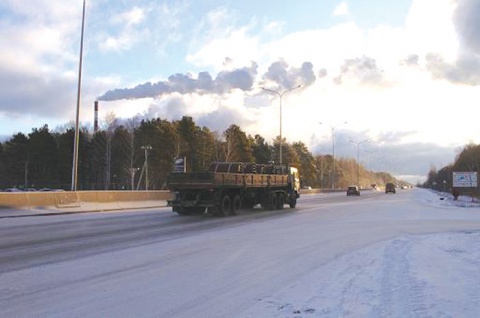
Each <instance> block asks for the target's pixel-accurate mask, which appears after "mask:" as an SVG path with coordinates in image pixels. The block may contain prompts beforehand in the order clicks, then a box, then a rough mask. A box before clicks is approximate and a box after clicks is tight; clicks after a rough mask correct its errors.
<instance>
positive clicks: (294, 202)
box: [290, 198, 297, 209]
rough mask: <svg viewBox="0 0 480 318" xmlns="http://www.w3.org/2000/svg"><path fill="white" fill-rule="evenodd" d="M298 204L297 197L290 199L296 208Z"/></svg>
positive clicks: (291, 205)
mask: <svg viewBox="0 0 480 318" xmlns="http://www.w3.org/2000/svg"><path fill="white" fill-rule="evenodd" d="M296 206H297V198H292V199H290V207H291V208H292V209H294V208H295V207H296Z"/></svg>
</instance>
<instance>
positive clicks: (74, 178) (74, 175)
mask: <svg viewBox="0 0 480 318" xmlns="http://www.w3.org/2000/svg"><path fill="white" fill-rule="evenodd" d="M84 30H85V0H83V12H82V33H81V37H80V62H79V64H78V87H77V111H76V120H75V136H74V140H73V164H72V186H71V190H72V191H77V179H78V143H79V139H80V128H79V121H80V89H81V86H82V61H83V33H84Z"/></svg>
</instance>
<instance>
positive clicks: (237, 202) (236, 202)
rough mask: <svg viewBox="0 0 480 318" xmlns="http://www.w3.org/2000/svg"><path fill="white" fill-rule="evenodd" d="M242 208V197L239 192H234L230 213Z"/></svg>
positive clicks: (235, 212)
mask: <svg viewBox="0 0 480 318" xmlns="http://www.w3.org/2000/svg"><path fill="white" fill-rule="evenodd" d="M241 209H242V198H241V197H240V195H239V194H236V195H235V196H234V197H233V205H232V214H233V215H235V214H237V212H238V211H240V210H241Z"/></svg>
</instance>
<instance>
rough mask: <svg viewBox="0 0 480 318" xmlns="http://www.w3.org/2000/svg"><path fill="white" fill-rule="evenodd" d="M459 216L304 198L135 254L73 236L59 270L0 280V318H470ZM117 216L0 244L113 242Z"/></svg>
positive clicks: (469, 220) (12, 270) (385, 201)
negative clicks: (65, 237)
mask: <svg viewBox="0 0 480 318" xmlns="http://www.w3.org/2000/svg"><path fill="white" fill-rule="evenodd" d="M460 205H462V206H457V205H455V204H453V202H452V201H450V200H439V197H438V195H436V194H434V193H431V192H429V191H427V190H421V189H413V190H401V191H398V192H397V194H395V195H385V194H383V193H376V194H375V193H371V194H367V193H366V194H365V195H362V196H361V197H359V198H357V197H349V198H345V197H344V195H343V196H342V197H340V196H337V197H333V198H332V197H329V198H326V197H324V196H322V195H305V196H303V197H302V198H301V199H300V201H299V204H298V208H297V211H296V212H290V210H289V209H285V210H284V211H277V212H263V213H262V212H260V215H261V217H258V218H257V217H255V216H252V215H250V214H246V215H241V216H239V217H234V218H227V219H207V220H203V221H199V222H197V223H198V224H202V225H201V229H199V228H198V227H197V225H195V222H194V223H189V225H185V226H187V227H190V230H188V231H182V232H181V233H182V235H178V232H177V231H170V232H169V233H167V234H165V233H164V232H162V231H164V230H162V229H161V228H159V229H158V230H157V232H155V231H154V230H152V229H151V228H149V230H148V231H149V232H148V235H145V236H144V237H142V236H140V237H137V236H132V235H131V236H130V238H132V239H133V240H135V242H136V243H135V244H134V245H133V246H132V244H129V243H128V240H125V241H123V240H120V239H118V238H116V239H115V243H116V245H115V248H114V249H111V250H108V249H105V246H106V244H109V241H108V240H106V239H105V238H104V237H103V236H102V235H100V232H92V230H91V229H89V230H88V231H87V233H90V234H92V233H95V237H97V238H98V244H99V245H101V246H102V248H97V249H95V244H94V241H95V240H93V241H92V239H91V238H88V244H87V245H81V242H80V241H84V240H86V238H85V237H81V236H78V237H74V239H72V240H73V241H72V242H73V243H75V244H73V243H72V245H68V246H71V247H72V248H76V247H78V246H83V247H82V250H81V252H78V255H77V256H76V257H74V256H75V251H72V252H71V253H70V254H68V255H69V257H68V258H66V259H63V258H61V257H60V258H58V261H54V260H55V259H56V258H55V257H56V256H52V257H53V258H46V260H45V262H43V263H41V264H35V263H32V264H33V265H30V266H28V267H25V268H22V267H21V266H20V267H18V266H17V265H15V264H14V263H12V264H13V265H12V266H11V267H8V268H6V267H5V268H4V270H2V271H0V313H1V316H2V317H80V316H81V317H478V316H480V208H479V207H478V206H476V205H472V204H469V203H468V202H466V201H462V202H460ZM156 213H157V212H152V211H145V212H141V213H140V214H139V213H138V212H137V213H136V214H135V213H132V217H131V218H130V219H127V220H130V222H132V221H133V220H137V221H136V222H140V221H139V220H138V218H142V219H143V218H145V219H146V220H147V222H148V223H150V224H152V222H155V220H154V219H153V218H152V216H153V217H155V216H156V215H157V214H156ZM167 213H170V212H167V211H166V210H162V211H161V212H158V218H159V219H160V220H161V219H162V218H163V217H164V215H168V218H170V219H172V220H173V219H175V220H176V219H179V218H180V217H177V216H174V215H173V216H172V215H170V214H167ZM118 215H119V214H116V213H108V214H96V213H94V214H88V215H65V216H52V217H41V218H39V217H36V218H20V219H2V220H0V238H2V234H1V233H2V232H3V233H12V229H20V228H22V227H25V228H28V227H31V228H32V229H33V228H34V227H35V226H38V227H41V226H46V225H48V227H46V228H48V229H50V230H52V231H53V230H54V229H55V224H57V225H58V226H60V224H64V223H65V222H68V223H67V224H69V225H70V226H71V227H72V231H73V229H75V228H76V227H78V228H84V227H87V225H88V224H90V223H91V222H93V223H94V224H97V223H95V222H96V221H98V220H101V221H102V224H104V225H103V226H106V228H109V229H110V230H111V234H109V235H108V237H109V238H112V237H113V234H112V233H115V235H118V231H116V230H115V231H114V230H112V227H113V229H115V224H113V223H114V222H120V220H121V219H119V218H118ZM121 215H124V216H129V214H128V213H121ZM133 215H135V217H133ZM149 218H150V219H149ZM85 220H89V221H88V222H89V223H85V222H86V221H85ZM103 226H102V228H104V227H103ZM175 226H176V228H177V229H178V228H181V227H183V225H182V224H181V223H179V224H176V225H175ZM120 228H122V227H121V226H120ZM153 228H154V227H153ZM140 229H141V228H140ZM102 231H103V230H102ZM165 231H166V230H165ZM78 233H80V232H78ZM125 235H127V236H126V237H128V233H126V234H125ZM115 237H116V236H115ZM157 237H161V239H156V238H157ZM2 239H3V241H4V242H5V241H8V238H5V237H3V238H2ZM92 242H93V243H92ZM119 245H120V246H119ZM31 248H32V251H33V249H34V246H33V245H32V247H31ZM85 249H87V250H95V252H94V253H88V251H87V252H85ZM1 251H2V250H1V248H0V252H1ZM12 253H13V252H12ZM43 253H46V254H49V253H50V252H49V251H48V250H45V251H43ZM39 254H42V253H39ZM52 255H53V254H52ZM62 255H63V254H62ZM72 255H73V256H72ZM1 257H2V256H1V255H0V258H1ZM22 257H24V256H22ZM38 257H40V256H38ZM17 260H18V261H19V262H22V260H23V258H21V257H18V259H17ZM42 264H43V265H42ZM1 266H2V265H1V264H0V269H1V268H2V267H1Z"/></svg>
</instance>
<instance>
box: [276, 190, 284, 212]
mask: <svg viewBox="0 0 480 318" xmlns="http://www.w3.org/2000/svg"><path fill="white" fill-rule="evenodd" d="M284 205H285V196H284V195H283V193H279V194H278V198H277V209H279V210H281V209H283V206H284Z"/></svg>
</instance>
